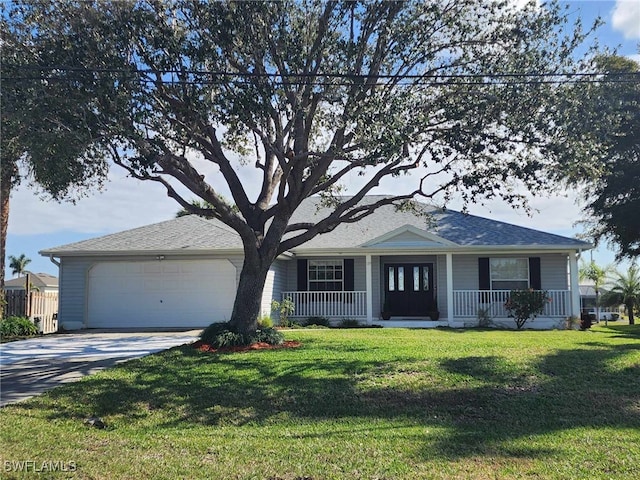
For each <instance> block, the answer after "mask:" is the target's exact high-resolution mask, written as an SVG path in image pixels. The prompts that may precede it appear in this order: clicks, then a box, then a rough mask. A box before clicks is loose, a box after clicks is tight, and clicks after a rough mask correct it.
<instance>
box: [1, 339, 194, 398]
mask: <svg viewBox="0 0 640 480" xmlns="http://www.w3.org/2000/svg"><path fill="white" fill-rule="evenodd" d="M199 333H200V330H190V331H186V332H105V331H102V332H99V331H87V332H81V333H66V334H55V335H47V336H44V337H38V338H30V339H28V340H20V341H17V342H10V343H3V344H1V345H0V369H1V372H0V407H3V406H5V405H8V404H10V403H14V402H19V401H21V400H26V399H27V398H31V397H33V396H35V395H39V394H41V393H43V392H46V391H47V390H51V389H52V388H55V387H57V386H59V385H61V384H63V383H67V382H73V381H76V380H78V379H80V378H82V377H83V376H85V375H90V374H92V373H95V372H97V371H100V370H103V369H105V368H107V367H110V366H112V365H114V364H116V363H120V362H125V361H127V360H131V359H132V358H139V357H143V356H145V355H149V354H151V353H154V352H159V351H161V350H165V349H167V348H171V347H175V346H177V345H182V344H184V343H190V342H193V341H195V340H196V339H197V337H198V334H199Z"/></svg>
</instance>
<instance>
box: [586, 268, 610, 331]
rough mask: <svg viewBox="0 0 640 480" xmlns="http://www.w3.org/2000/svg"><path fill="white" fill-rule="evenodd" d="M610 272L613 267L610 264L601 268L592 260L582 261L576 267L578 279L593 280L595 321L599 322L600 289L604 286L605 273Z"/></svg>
mask: <svg viewBox="0 0 640 480" xmlns="http://www.w3.org/2000/svg"><path fill="white" fill-rule="evenodd" d="M612 272H613V267H612V266H611V265H607V266H606V267H604V268H603V267H600V266H598V265H597V264H596V262H594V261H593V260H591V262H589V263H586V262H583V263H582V265H580V268H579V269H578V276H579V278H580V280H591V281H592V282H593V288H594V290H595V291H596V321H597V322H600V289H601V288H602V287H603V286H604V284H605V282H606V280H607V275H608V274H609V273H612ZM605 322H606V320H605ZM607 323H608V322H607Z"/></svg>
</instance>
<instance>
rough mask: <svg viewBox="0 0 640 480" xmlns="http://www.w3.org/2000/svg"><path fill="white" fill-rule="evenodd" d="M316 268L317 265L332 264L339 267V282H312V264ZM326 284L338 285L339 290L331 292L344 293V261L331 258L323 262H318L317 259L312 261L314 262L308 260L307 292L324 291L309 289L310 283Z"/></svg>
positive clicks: (325, 280) (316, 280)
mask: <svg viewBox="0 0 640 480" xmlns="http://www.w3.org/2000/svg"><path fill="white" fill-rule="evenodd" d="M314 263H315V265H316V266H318V265H328V264H333V266H338V265H340V267H341V268H342V278H341V279H339V280H336V279H334V280H327V279H324V280H318V279H315V280H312V279H311V266H312V264H314ZM327 282H332V283H338V282H339V283H340V284H341V287H340V290H331V291H335V292H344V259H338V258H332V259H324V260H318V259H314V260H308V261H307V289H308V290H309V291H324V290H312V289H311V284H312V283H327Z"/></svg>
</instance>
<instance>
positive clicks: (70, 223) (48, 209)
mask: <svg viewBox="0 0 640 480" xmlns="http://www.w3.org/2000/svg"><path fill="white" fill-rule="evenodd" d="M109 180H110V181H109V183H108V184H107V186H106V190H105V191H104V192H102V193H94V194H91V195H90V196H89V197H86V198H83V199H81V200H79V201H78V202H77V203H76V204H75V205H73V204H71V203H57V202H53V201H43V200H42V199H40V198H39V197H38V196H37V195H36V194H35V193H34V192H33V190H31V189H29V188H27V187H26V186H24V185H22V186H20V187H19V188H17V189H16V190H15V191H14V192H13V194H12V195H11V207H10V208H11V209H10V214H9V234H13V235H35V234H46V233H54V232H61V231H72V232H83V233H96V234H101V233H109V232H114V231H119V230H124V229H128V228H134V227H138V226H140V225H144V224H148V223H153V222H158V221H162V220H167V219H169V218H172V216H173V215H174V214H175V212H176V211H178V210H179V206H178V204H177V203H176V202H175V201H174V200H172V199H170V198H168V197H167V196H166V195H165V194H164V191H163V189H162V188H161V187H160V186H159V185H154V184H152V183H151V182H141V181H138V180H134V179H131V178H125V176H124V174H123V173H122V171H119V170H114V171H113V172H112V173H110V174H109Z"/></svg>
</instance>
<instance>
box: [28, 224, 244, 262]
mask: <svg viewBox="0 0 640 480" xmlns="http://www.w3.org/2000/svg"><path fill="white" fill-rule="evenodd" d="M236 248H242V243H241V241H240V237H239V236H238V234H237V233H235V232H234V231H233V230H231V229H230V228H229V227H227V226H226V225H225V224H223V223H222V222H219V221H217V220H208V219H205V218H202V217H198V216H197V215H186V216H184V217H179V218H175V219H173V220H167V221H165V222H160V223H154V224H152V225H146V226H144V227H139V228H134V229H132V230H125V231H123V232H118V233H113V234H110V235H105V236H103V237H97V238H92V239H89V240H83V241H80V242H75V243H69V244H67V245H62V246H59V247H53V248H48V249H46V250H43V251H42V252H40V253H41V254H43V255H56V254H61V253H70V252H74V253H82V252H86V253H99V252H105V253H106V252H108V253H119V252H121V253H126V252H145V251H150V252H163V251H175V250H179V251H180V250H182V251H187V250H189V251H198V250H216V249H236Z"/></svg>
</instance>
